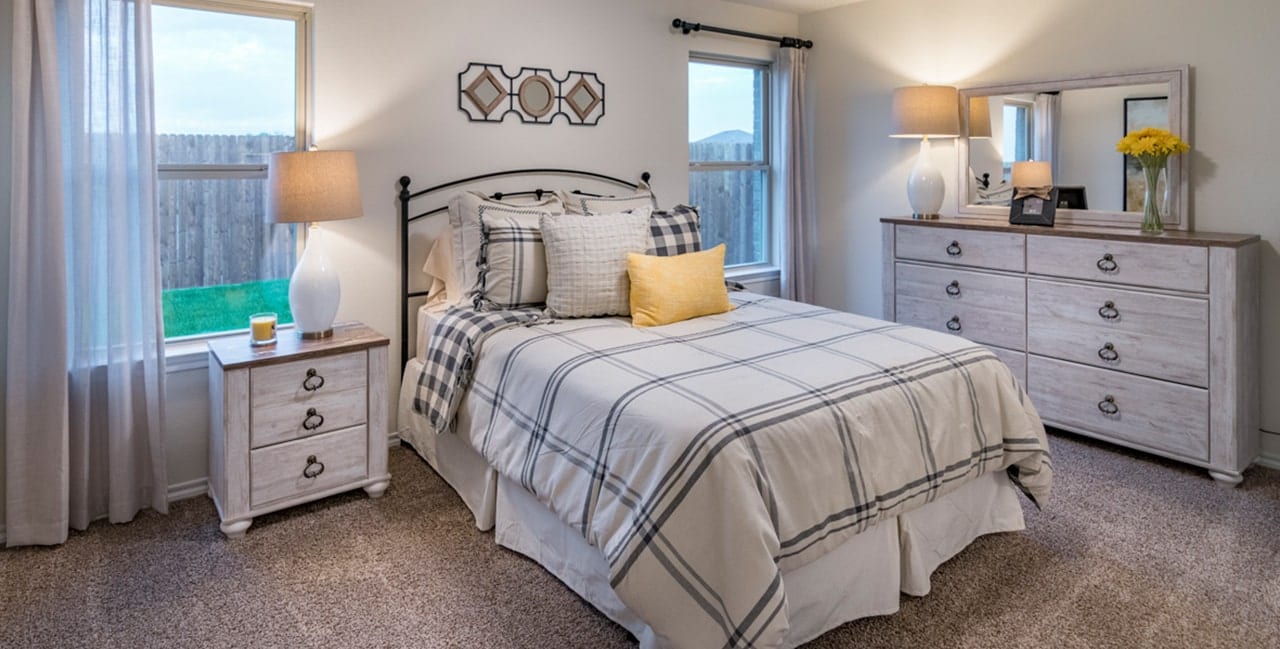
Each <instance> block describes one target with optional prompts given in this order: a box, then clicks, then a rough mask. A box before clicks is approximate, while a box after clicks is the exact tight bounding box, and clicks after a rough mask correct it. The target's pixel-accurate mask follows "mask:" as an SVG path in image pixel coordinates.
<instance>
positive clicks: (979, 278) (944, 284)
mask: <svg viewBox="0 0 1280 649" xmlns="http://www.w3.org/2000/svg"><path fill="white" fill-rule="evenodd" d="M894 281H895V283H896V285H897V288H898V295H900V296H903V297H917V298H924V299H929V300H941V301H943V302H947V303H952V304H962V305H965V306H971V307H977V308H982V309H988V310H991V311H1000V312H1001V313H1022V312H1023V310H1024V309H1025V308H1026V298H1027V280H1026V279H1024V278H1022V277H1010V276H1008V275H995V274H992V273H982V272H975V271H971V270H959V269H956V268H940V267H937V266H919V265H916V264H904V263H901V262H900V263H898V264H897V265H896V267H895V278H894Z"/></svg>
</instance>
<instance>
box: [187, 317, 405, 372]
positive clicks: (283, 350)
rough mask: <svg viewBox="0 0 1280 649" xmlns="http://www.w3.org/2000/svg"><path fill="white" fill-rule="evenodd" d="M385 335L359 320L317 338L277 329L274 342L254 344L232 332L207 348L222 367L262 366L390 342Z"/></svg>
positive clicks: (335, 328) (335, 326) (210, 343)
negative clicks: (331, 334) (270, 343)
mask: <svg viewBox="0 0 1280 649" xmlns="http://www.w3.org/2000/svg"><path fill="white" fill-rule="evenodd" d="M390 342H391V341H390V340H388V339H387V337H386V336H383V335H382V334H380V333H378V332H377V331H374V330H373V329H370V328H369V327H367V326H365V325H364V324H361V323H359V322H345V323H342V324H336V325H334V326H333V336H332V337H329V338H322V339H319V340H303V339H302V338H301V337H299V336H298V333H297V332H296V331H294V330H285V331H281V332H279V333H277V335H276V343H275V344H274V345H264V346H262V347H254V346H252V345H250V344H249V336H248V335H247V334H246V335H243V336H234V337H231V338H222V339H219V340H211V341H209V343H208V344H209V351H210V352H212V353H213V357H214V359H216V360H217V361H218V364H219V365H220V366H222V368H223V369H227V370H229V369H236V368H240V367H261V366H264V365H274V364H276V363H287V362H289V361H296V360H300V359H304V358H310V357H313V356H326V355H329V354H334V353H340V352H344V351H355V350H358V349H368V348H370V347H380V346H384V345H388V344H390Z"/></svg>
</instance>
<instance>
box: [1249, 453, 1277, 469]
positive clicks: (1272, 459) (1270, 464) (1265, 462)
mask: <svg viewBox="0 0 1280 649" xmlns="http://www.w3.org/2000/svg"><path fill="white" fill-rule="evenodd" d="M1254 464H1256V465H1258V466H1264V467H1267V468H1268V469H1275V470H1277V471H1280V456H1275V455H1269V454H1267V453H1263V454H1262V455H1259V456H1258V459H1257V461H1255V462H1254Z"/></svg>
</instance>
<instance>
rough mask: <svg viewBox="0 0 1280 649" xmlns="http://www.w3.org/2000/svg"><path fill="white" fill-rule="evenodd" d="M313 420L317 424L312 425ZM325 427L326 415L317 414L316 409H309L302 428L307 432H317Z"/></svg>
mask: <svg viewBox="0 0 1280 649" xmlns="http://www.w3.org/2000/svg"><path fill="white" fill-rule="evenodd" d="M312 418H314V419H316V420H317V421H316V423H314V424H313V423H311V420H312ZM323 425H324V415H322V414H320V413H318V412H316V409H315V408H307V416H306V418H304V419H303V420H302V428H303V429H305V430H315V429H317V428H319V427H321V426H323Z"/></svg>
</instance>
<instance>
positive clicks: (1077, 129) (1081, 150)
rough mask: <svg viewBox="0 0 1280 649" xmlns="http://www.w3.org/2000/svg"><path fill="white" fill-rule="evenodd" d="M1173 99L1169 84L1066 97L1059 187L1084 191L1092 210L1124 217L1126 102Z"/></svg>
mask: <svg viewBox="0 0 1280 649" xmlns="http://www.w3.org/2000/svg"><path fill="white" fill-rule="evenodd" d="M1168 93H1169V85H1168V84H1155V85H1146V86H1118V87H1115V88H1082V89H1078V90H1067V91H1065V92H1063V93H1062V118H1061V120H1060V121H1059V127H1058V128H1059V130H1058V136H1059V138H1060V141H1061V147H1060V149H1059V154H1058V158H1059V159H1058V163H1059V168H1058V169H1054V170H1053V181H1054V182H1053V184H1055V185H1084V187H1085V190H1086V192H1087V195H1088V199H1089V207H1091V208H1092V209H1095V210H1115V211H1120V209H1121V207H1122V206H1123V205H1124V174H1123V173H1122V171H1121V170H1122V169H1123V168H1124V156H1123V155H1122V154H1120V152H1118V151H1116V147H1115V145H1116V140H1119V139H1120V136H1121V134H1123V133H1124V109H1123V107H1124V100H1125V99H1127V98H1130V97H1156V96H1160V95H1167V94H1168Z"/></svg>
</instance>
